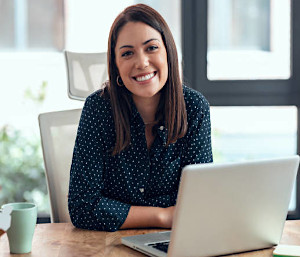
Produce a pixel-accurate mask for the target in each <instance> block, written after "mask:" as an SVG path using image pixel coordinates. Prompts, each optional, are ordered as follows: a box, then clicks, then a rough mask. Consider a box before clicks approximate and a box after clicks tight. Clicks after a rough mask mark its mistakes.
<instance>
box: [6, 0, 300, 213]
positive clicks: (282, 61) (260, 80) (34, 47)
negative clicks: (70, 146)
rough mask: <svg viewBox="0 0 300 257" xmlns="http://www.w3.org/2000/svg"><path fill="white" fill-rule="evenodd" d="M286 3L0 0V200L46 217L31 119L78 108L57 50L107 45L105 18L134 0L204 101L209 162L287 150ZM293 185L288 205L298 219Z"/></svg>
mask: <svg viewBox="0 0 300 257" xmlns="http://www.w3.org/2000/svg"><path fill="white" fill-rule="evenodd" d="M294 2H295V1H290V0H251V1H245V0H198V1H196V0H182V1H180V0H147V1H134V0H110V1H99V0H85V1H83V0H43V1H41V0H0V206H1V205H2V204H3V203H6V202H14V201H33V202H35V203H37V204H38V209H39V212H40V214H39V216H40V217H46V218H47V217H49V199H48V194H47V187H46V180H45V174H44V164H43V157H42V151H41V143H40V134H39V127H38V120H37V117H38V114H39V113H42V112H50V111H58V110H67V109H75V108H81V107H82V106H83V102H80V101H76V100H71V99H69V98H68V95H67V75H66V68H65V60H64V56H63V50H64V49H66V50H69V51H74V52H91V53H92V52H105V51H107V39H108V33H109V29H110V26H111V24H112V22H113V20H114V18H115V17H116V16H117V15H118V14H119V13H120V12H121V11H122V10H123V9H124V8H125V7H126V6H128V5H131V4H135V3H145V4H148V5H150V6H152V7H153V8H155V9H156V10H157V11H159V12H160V13H161V14H162V16H163V17H164V18H165V19H166V21H167V23H168V24H169V26H170V28H171V31H172V33H173V36H174V38H175V42H176V45H177V50H178V53H179V58H180V63H181V64H182V71H183V81H184V82H185V83H186V84H187V85H188V86H190V87H192V88H195V89H196V90H199V91H200V92H202V93H203V94H204V95H205V96H206V97H207V99H208V100H209V102H210V103H211V121H212V144H213V155H214V161H215V162H229V161H239V160H249V159H265V158H272V157H279V156H287V155H292V154H296V153H297V140H298V139H297V131H298V122H297V119H298V111H297V103H296V102H295V101H294V100H293V98H290V97H285V98H284V100H282V99H283V98H281V97H284V96H285V94H286V93H287V90H288V89H289V88H293V87H294V86H293V85H294V83H295V82H294V80H293V72H292V71H293V69H292V68H293V67H292V63H293V60H294V59H295V58H298V59H297V60H299V56H298V57H297V56H295V54H294V53H293V51H291V49H293V47H292V44H293V41H292V39H293V37H296V35H294V31H293V30H292V28H293V27H292V24H293V22H294V20H293V19H294V18H293V15H292V13H293V12H292V4H293V3H294ZM281 92H282V93H281ZM296 188H297V187H295V189H294V192H293V197H292V200H291V203H290V207H289V208H290V212H291V213H294V216H291V217H294V218H297V217H298V218H299V213H298V212H297V211H298V208H297V206H298V204H297V202H299V199H298V198H299V197H296V196H297V190H296ZM297 215H298V216H297Z"/></svg>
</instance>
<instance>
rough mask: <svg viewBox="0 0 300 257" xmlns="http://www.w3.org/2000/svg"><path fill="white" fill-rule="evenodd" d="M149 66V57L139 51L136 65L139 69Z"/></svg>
mask: <svg viewBox="0 0 300 257" xmlns="http://www.w3.org/2000/svg"><path fill="white" fill-rule="evenodd" d="M148 66H149V57H148V56H147V54H145V53H139V54H138V55H137V56H136V62H135V67H136V68H137V69H145V68H146V67H148Z"/></svg>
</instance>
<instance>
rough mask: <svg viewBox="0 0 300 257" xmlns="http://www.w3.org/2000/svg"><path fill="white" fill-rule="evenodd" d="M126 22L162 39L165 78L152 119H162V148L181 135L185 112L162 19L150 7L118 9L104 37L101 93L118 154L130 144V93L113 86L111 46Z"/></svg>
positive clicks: (174, 56)
mask: <svg viewBox="0 0 300 257" xmlns="http://www.w3.org/2000/svg"><path fill="white" fill-rule="evenodd" d="M128 22H142V23H145V24H147V25H149V26H150V27H152V28H154V29H155V30H157V31H158V32H159V33H160V34H161V37H162V39H163V42H164V45H165V48H166V51H167V61H168V79H167V81H166V84H165V85H164V87H163V88H162V90H161V97H160V103H159V106H158V110H157V112H156V115H155V118H156V120H160V121H164V122H165V126H166V129H167V132H168V137H167V143H166V147H167V146H168V145H169V144H171V143H174V142H176V141H177V139H178V138H181V137H183V136H184V135H185V133H186V131H187V115H186V108H185V102H184V97H183V91H182V82H181V79H180V75H179V66H178V57H177V50H176V45H175V42H174V39H173V36H172V33H171V31H170V29H169V27H168V25H167V23H166V22H165V20H164V19H163V18H162V16H161V15H160V14H159V13H158V12H157V11H155V10H154V9H153V8H151V7H149V6H147V5H144V4H137V5H132V6H129V7H127V8H126V9H125V10H124V11H123V12H121V13H120V14H119V15H118V16H117V18H116V19H115V21H114V23H113V24H112V26H111V29H110V33H109V40H108V51H107V61H108V73H109V82H108V83H107V85H106V88H105V91H104V94H109V97H110V101H111V106H112V111H113V117H114V122H115V130H116V142H115V147H114V149H113V155H115V154H118V153H120V152H121V151H122V150H124V149H125V148H126V147H127V146H129V144H130V114H131V107H130V97H131V96H130V93H129V91H128V90H127V89H126V87H124V86H123V87H120V86H118V85H117V77H118V75H119V71H118V68H117V65H116V58H115V47H116V43H117V39H118V35H119V32H120V30H121V29H122V27H123V26H124V25H125V24H126V23H128Z"/></svg>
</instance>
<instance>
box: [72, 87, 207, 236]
mask: <svg viewBox="0 0 300 257" xmlns="http://www.w3.org/2000/svg"><path fill="white" fill-rule="evenodd" d="M183 92H184V98H185V103H186V109H187V117H188V131H187V133H186V135H185V136H184V137H183V138H180V139H178V140H177V142H175V143H173V144H170V145H169V146H168V147H167V148H166V147H165V143H166V140H167V134H166V129H165V127H164V126H163V124H158V125H157V126H156V127H155V129H157V136H156V137H155V139H154V142H153V144H152V146H151V148H150V150H148V149H147V143H146V137H145V127H144V123H143V120H142V118H141V116H140V114H139V113H138V111H137V109H136V107H135V106H134V103H133V101H132V105H133V106H132V110H133V111H132V115H131V126H130V130H131V144H130V147H128V148H127V149H126V150H123V151H122V152H121V153H120V154H118V155H115V156H112V155H111V149H112V148H113V147H114V142H115V128H114V121H113V115H112V110H111V106H110V102H109V100H108V99H105V98H104V97H101V96H100V93H101V91H96V92H95V93H93V94H92V95H90V96H89V97H88V98H87V99H86V102H85V105H84V108H83V110H82V114H81V118H80V123H79V127H78V132H77V138H76V142H75V147H74V153H73V160H72V166H71V174H70V187H69V199H68V200H69V203H68V207H69V213H70V217H71V221H72V223H73V224H74V226H76V227H78V228H85V229H92V230H105V231H115V230H117V229H119V228H120V227H121V226H122V224H123V223H124V221H125V220H126V217H127V215H128V212H129V209H130V206H131V205H135V206H157V207H169V206H173V205H175V204H176V197H177V192H178V185H179V180H180V175H181V170H182V168H183V167H184V166H185V165H188V164H193V163H207V162H212V150H211V128H210V112H209V103H208V102H207V100H206V99H205V98H204V97H203V95H201V94H200V93H199V92H197V91H195V90H193V89H190V88H188V87H185V86H183Z"/></svg>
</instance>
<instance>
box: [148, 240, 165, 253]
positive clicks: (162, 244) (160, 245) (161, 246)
mask: <svg viewBox="0 0 300 257" xmlns="http://www.w3.org/2000/svg"><path fill="white" fill-rule="evenodd" d="M169 243H170V241H167V242H160V243H153V244H149V246H152V247H153V248H155V249H158V250H160V251H162V252H165V253H167V252H168V247H169Z"/></svg>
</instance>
